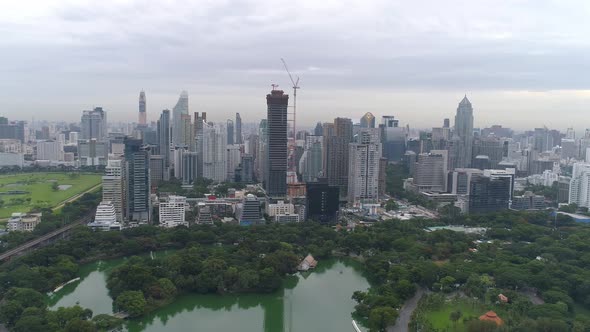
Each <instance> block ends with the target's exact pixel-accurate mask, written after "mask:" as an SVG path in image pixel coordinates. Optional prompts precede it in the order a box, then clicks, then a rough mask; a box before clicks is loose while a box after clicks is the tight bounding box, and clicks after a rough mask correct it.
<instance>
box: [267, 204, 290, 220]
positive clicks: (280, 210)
mask: <svg viewBox="0 0 590 332" xmlns="http://www.w3.org/2000/svg"><path fill="white" fill-rule="evenodd" d="M294 212H295V206H294V205H293V204H291V203H285V201H278V202H276V203H275V204H268V208H267V209H266V213H267V214H268V215H269V216H271V217H274V216H276V215H280V214H293V213H294Z"/></svg>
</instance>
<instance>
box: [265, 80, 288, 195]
mask: <svg viewBox="0 0 590 332" xmlns="http://www.w3.org/2000/svg"><path fill="white" fill-rule="evenodd" d="M288 102H289V95H287V94H284V93H283V91H282V90H272V91H271V93H270V94H268V95H266V104H267V114H266V119H267V126H268V128H267V132H268V134H267V135H268V147H267V149H266V150H267V151H266V167H265V175H266V181H265V190H266V194H267V195H268V196H270V197H285V196H286V195H287V152H288V151H287V105H288Z"/></svg>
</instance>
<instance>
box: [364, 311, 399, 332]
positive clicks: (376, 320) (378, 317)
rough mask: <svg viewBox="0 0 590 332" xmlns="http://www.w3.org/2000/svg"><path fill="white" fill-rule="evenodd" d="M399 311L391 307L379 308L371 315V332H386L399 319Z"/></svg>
mask: <svg viewBox="0 0 590 332" xmlns="http://www.w3.org/2000/svg"><path fill="white" fill-rule="evenodd" d="M397 316H398V313H397V310H395V309H393V308H390V307H377V308H374V309H372V310H371V312H370V313H369V327H370V328H371V331H379V332H381V331H385V330H386V329H387V327H388V326H390V325H393V324H394V323H395V320H396V319H397Z"/></svg>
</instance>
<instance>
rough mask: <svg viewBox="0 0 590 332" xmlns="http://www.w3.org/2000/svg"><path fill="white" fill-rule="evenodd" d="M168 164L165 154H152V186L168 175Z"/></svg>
mask: <svg viewBox="0 0 590 332" xmlns="http://www.w3.org/2000/svg"><path fill="white" fill-rule="evenodd" d="M165 173H166V165H165V161H164V156H161V155H151V156H150V178H151V182H152V186H157V185H158V184H160V182H162V181H164V180H165V178H166V176H165Z"/></svg>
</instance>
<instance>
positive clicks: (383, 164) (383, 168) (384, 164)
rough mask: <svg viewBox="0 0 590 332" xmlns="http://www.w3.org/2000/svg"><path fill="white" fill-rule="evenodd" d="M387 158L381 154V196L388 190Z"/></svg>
mask: <svg viewBox="0 0 590 332" xmlns="http://www.w3.org/2000/svg"><path fill="white" fill-rule="evenodd" d="M387 165H388V162H387V158H385V157H383V156H381V158H380V159H379V188H378V189H379V190H378V192H379V197H382V196H385V194H386V192H387Z"/></svg>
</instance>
